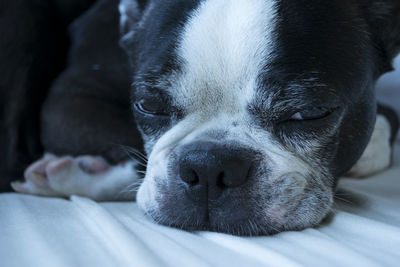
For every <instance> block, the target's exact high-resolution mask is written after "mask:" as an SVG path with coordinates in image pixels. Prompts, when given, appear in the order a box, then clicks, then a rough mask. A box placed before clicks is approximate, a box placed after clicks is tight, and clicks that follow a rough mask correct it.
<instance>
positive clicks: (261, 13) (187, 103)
mask: <svg viewBox="0 0 400 267" xmlns="http://www.w3.org/2000/svg"><path fill="white" fill-rule="evenodd" d="M274 18H275V8H274V2H273V1H271V0H251V1H249V0H236V1H230V0H213V1H210V0H208V1H204V2H202V3H201V4H200V5H199V6H198V7H197V9H196V10H194V11H193V13H192V15H191V16H190V18H189V19H188V21H187V23H186V24H185V26H184V29H183V30H182V33H181V36H180V38H179V41H178V45H177V48H176V56H177V60H178V62H179V63H180V70H179V72H176V73H173V74H172V76H170V77H169V81H170V83H171V87H170V88H171V89H170V94H171V95H172V98H173V100H174V101H175V103H176V104H177V105H178V106H180V107H183V108H184V109H186V110H187V111H188V112H191V111H192V110H191V109H195V110H198V107H199V106H201V107H202V109H203V110H204V108H205V107H214V108H216V107H217V106H218V107H225V108H227V109H231V110H229V111H230V112H232V111H234V109H238V108H240V107H242V106H243V105H241V103H238V101H240V102H242V103H246V102H248V101H249V100H250V99H251V98H253V97H254V92H255V89H256V88H257V87H258V85H257V83H258V76H259V75H260V72H261V71H263V70H264V68H265V66H267V65H268V61H269V56H270V54H271V52H272V50H273V46H274V41H273V30H274Z"/></svg>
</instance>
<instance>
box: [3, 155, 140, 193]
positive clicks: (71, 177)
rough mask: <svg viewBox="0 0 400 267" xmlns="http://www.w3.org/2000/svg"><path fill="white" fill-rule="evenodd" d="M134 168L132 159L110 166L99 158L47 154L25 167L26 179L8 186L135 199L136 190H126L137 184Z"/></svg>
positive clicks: (18, 190)
mask: <svg viewBox="0 0 400 267" xmlns="http://www.w3.org/2000/svg"><path fill="white" fill-rule="evenodd" d="M135 167H136V164H135V163H134V162H132V161H130V162H126V163H124V164H120V165H116V166H111V165H109V164H108V163H107V162H106V161H105V160H104V159H103V158H101V157H93V156H81V157H76V158H73V157H69V156H66V157H56V156H53V155H46V156H45V157H43V158H42V159H40V160H38V161H36V162H35V163H33V164H32V165H30V166H29V167H28V168H27V169H26V171H25V181H23V182H13V183H12V184H11V186H12V187H13V189H14V190H15V191H16V192H20V193H25V194H33V195H41V196H49V197H69V196H71V195H80V196H85V197H89V198H92V199H94V200H98V201H105V200H122V199H123V200H126V199H134V198H135V191H134V190H127V189H130V188H129V187H130V186H131V187H135V186H137V185H138V183H139V180H140V179H139V175H138V174H137V171H136V168H135Z"/></svg>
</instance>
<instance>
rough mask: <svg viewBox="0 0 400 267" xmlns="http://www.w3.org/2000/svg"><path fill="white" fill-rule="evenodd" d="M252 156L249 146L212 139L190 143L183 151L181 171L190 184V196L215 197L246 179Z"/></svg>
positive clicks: (201, 198)
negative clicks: (213, 140)
mask: <svg viewBox="0 0 400 267" xmlns="http://www.w3.org/2000/svg"><path fill="white" fill-rule="evenodd" d="M253 156H254V155H253ZM253 156H252V155H251V153H250V152H249V151H248V150H246V149H241V148H232V147H229V146H227V145H220V144H216V143H211V142H199V143H195V144H191V145H187V146H186V147H184V148H183V150H182V151H181V157H180V160H179V175H180V178H181V179H182V180H183V181H184V182H185V183H187V184H188V185H189V190H188V191H189V197H191V198H192V199H194V200H197V201H208V200H209V199H213V200H215V199H218V198H219V197H220V196H221V194H222V193H223V192H224V190H226V189H228V188H233V187H239V186H241V185H243V184H245V183H246V181H247V180H248V177H249V172H250V168H251V166H252V157H253ZM191 192H192V193H193V194H192V195H191ZM199 198H200V199H199Z"/></svg>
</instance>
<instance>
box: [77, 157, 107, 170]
mask: <svg viewBox="0 0 400 267" xmlns="http://www.w3.org/2000/svg"><path fill="white" fill-rule="evenodd" d="M77 161H78V166H79V168H80V169H81V170H82V171H83V172H85V173H88V174H99V173H104V172H106V171H107V170H108V169H109V168H110V165H109V164H108V163H107V162H106V161H105V160H104V159H103V158H101V157H92V156H82V157H79V158H77Z"/></svg>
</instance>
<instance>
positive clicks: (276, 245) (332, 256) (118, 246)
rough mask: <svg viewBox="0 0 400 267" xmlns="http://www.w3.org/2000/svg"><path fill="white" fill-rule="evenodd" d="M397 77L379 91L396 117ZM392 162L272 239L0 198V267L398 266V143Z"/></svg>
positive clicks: (80, 204)
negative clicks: (315, 218)
mask: <svg viewBox="0 0 400 267" xmlns="http://www.w3.org/2000/svg"><path fill="white" fill-rule="evenodd" d="M396 65H397V67H398V68H399V69H400V58H398V60H397V61H396ZM399 73H400V71H397V72H396V73H392V74H389V75H387V76H386V77H385V79H384V80H383V81H382V82H381V83H380V84H379V85H378V87H380V91H381V93H380V98H381V100H383V101H384V102H387V103H389V104H391V105H393V106H394V107H395V108H397V109H398V110H399V111H400V88H399V87H400V74H399ZM394 160H395V162H394V166H393V167H392V168H390V169H389V170H387V171H386V172H384V173H381V174H379V175H376V176H374V177H371V178H368V179H363V180H356V179H342V181H341V183H340V188H341V191H340V195H339V196H338V197H340V198H342V199H343V200H339V199H337V201H336V203H335V208H334V210H335V211H334V214H333V215H332V216H330V218H329V219H328V220H326V221H325V222H324V223H323V224H322V225H321V226H320V227H318V228H315V229H307V230H304V231H301V232H286V233H281V234H278V235H274V236H269V237H236V236H230V235H225V234H219V233H211V232H186V231H181V230H177V229H172V228H168V227H164V226H161V225H157V224H154V223H153V222H151V221H150V220H149V219H148V218H147V217H145V216H144V215H143V214H142V213H141V212H140V211H139V210H138V207H137V205H136V204H135V203H96V202H93V201H91V200H89V199H86V198H81V197H72V198H71V200H63V199H51V198H41V197H34V196H26V195H20V194H0V267H11V266H16V267H22V266H32V267H39V266H40V267H47V266H48V267H58V266H66V267H67V266H68V267H71V266H90V267H92V266H93V267H102V266H110V267H118V266H173V267H178V266H363V267H365V266H400V138H399V139H398V141H397V143H396V151H395V158H394Z"/></svg>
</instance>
